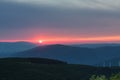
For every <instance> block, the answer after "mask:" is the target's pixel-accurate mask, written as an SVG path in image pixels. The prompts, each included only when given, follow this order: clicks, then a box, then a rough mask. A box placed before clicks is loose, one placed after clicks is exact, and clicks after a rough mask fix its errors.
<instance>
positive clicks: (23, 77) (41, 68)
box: [0, 58, 120, 80]
mask: <svg viewBox="0 0 120 80" xmlns="http://www.w3.org/2000/svg"><path fill="white" fill-rule="evenodd" d="M41 60H44V61H41ZM24 61H25V62H24ZM30 61H33V62H30ZM50 61H53V63H54V61H56V62H57V63H58V64H53V63H51V64H46V63H48V62H50ZM38 62H39V63H38ZM59 62H60V64H59ZM44 63H45V64H44ZM118 72H120V68H119V67H113V68H107V67H106V68H102V67H93V66H87V65H73V64H64V63H63V64H61V61H57V60H50V59H39V58H37V63H36V59H35V58H27V59H26V58H3V59H0V80H89V78H90V77H91V76H92V75H94V74H96V75H106V76H111V75H112V74H114V73H118Z"/></svg>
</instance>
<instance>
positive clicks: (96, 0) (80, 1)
mask: <svg viewBox="0 0 120 80" xmlns="http://www.w3.org/2000/svg"><path fill="white" fill-rule="evenodd" d="M4 1H8V2H18V3H27V4H37V5H46V6H56V7H63V8H86V9H88V8H89V9H103V10H118V9H120V0H115V1H114V0H4Z"/></svg>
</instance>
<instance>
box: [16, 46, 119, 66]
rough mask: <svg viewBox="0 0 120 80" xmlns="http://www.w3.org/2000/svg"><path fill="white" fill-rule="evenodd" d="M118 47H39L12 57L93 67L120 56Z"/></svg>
mask: <svg viewBox="0 0 120 80" xmlns="http://www.w3.org/2000/svg"><path fill="white" fill-rule="evenodd" d="M119 53H120V46H108V47H107V46H106V47H100V48H83V47H73V46H66V45H59V44H56V45H47V46H39V47H36V48H33V49H30V50H26V51H23V52H20V53H16V54H15V55H14V57H38V58H39V57H40V58H50V59H57V60H62V61H66V62H68V63H73V64H87V65H93V64H96V63H98V62H102V61H105V60H109V59H112V58H116V57H118V56H120V54H119Z"/></svg>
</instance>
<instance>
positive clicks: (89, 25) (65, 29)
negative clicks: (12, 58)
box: [0, 0, 120, 40]
mask: <svg viewBox="0 0 120 80" xmlns="http://www.w3.org/2000/svg"><path fill="white" fill-rule="evenodd" d="M119 3H120V1H119V0H116V1H113V0H105V1H104V0H91V1H90V0H36V1H35V0H34V1H33V0H3V1H0V40H1V39H4V40H7V39H17V40H18V39H20V40H21V39H23V40H28V39H30V38H31V37H32V38H34V37H37V36H41V37H43V36H46V37H48V38H50V37H52V38H57V37H59V38H64V37H69V38H70V37H72V38H75V39H76V38H81V37H83V38H84V37H105V36H120V35H119V34H120V32H119V30H120V27H119V25H120V12H119V11H117V10H118V9H119V7H120V6H119ZM35 4H37V6H36V5H35ZM66 5H67V6H66ZM55 6H56V7H55Z"/></svg>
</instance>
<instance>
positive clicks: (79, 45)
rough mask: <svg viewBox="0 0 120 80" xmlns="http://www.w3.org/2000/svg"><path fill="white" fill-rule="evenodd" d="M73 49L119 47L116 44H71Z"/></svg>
mask: <svg viewBox="0 0 120 80" xmlns="http://www.w3.org/2000/svg"><path fill="white" fill-rule="evenodd" d="M71 46H75V47H86V48H99V47H105V46H120V44H118V43H99V44H98V43H94V44H73V45H71Z"/></svg>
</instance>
